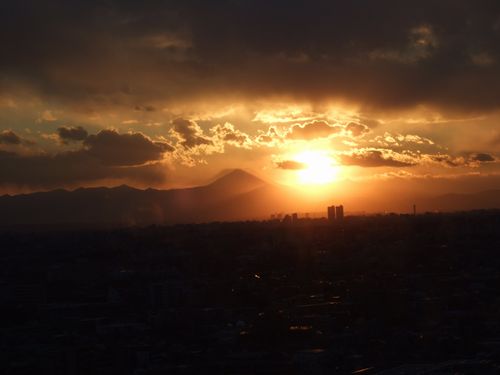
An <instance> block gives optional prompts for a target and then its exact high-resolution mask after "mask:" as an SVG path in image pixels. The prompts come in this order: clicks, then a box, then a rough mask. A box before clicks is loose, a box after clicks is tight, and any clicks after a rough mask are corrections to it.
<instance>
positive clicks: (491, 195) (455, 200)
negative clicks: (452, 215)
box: [422, 190, 500, 211]
mask: <svg viewBox="0 0 500 375" xmlns="http://www.w3.org/2000/svg"><path fill="white" fill-rule="evenodd" d="M422 206H423V208H424V209H426V210H437V211H467V210H475V209H488V208H500V190H486V191H481V192H478V193H473V194H445V195H441V196H438V197H434V198H431V199H427V200H424V201H422Z"/></svg>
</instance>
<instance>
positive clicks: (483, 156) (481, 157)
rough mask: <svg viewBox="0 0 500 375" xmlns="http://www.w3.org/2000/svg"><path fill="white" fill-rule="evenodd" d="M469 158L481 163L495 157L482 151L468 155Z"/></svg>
mask: <svg viewBox="0 0 500 375" xmlns="http://www.w3.org/2000/svg"><path fill="white" fill-rule="evenodd" d="M469 158H470V160H472V161H478V162H481V163H484V162H490V161H495V158H494V157H493V156H491V155H490V154H484V153H477V154H472V155H470V157H469Z"/></svg>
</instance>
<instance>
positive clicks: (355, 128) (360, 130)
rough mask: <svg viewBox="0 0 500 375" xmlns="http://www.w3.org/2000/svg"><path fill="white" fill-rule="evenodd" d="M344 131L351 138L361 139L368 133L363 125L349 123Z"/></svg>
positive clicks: (366, 127)
mask: <svg viewBox="0 0 500 375" xmlns="http://www.w3.org/2000/svg"><path fill="white" fill-rule="evenodd" d="M345 130H346V131H347V132H349V133H350V134H351V135H352V136H353V137H361V136H362V135H365V134H366V133H368V132H369V131H370V129H369V128H368V126H366V125H363V124H358V123H356V122H350V123H349V124H347V125H346V127H345Z"/></svg>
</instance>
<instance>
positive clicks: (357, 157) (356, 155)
mask: <svg viewBox="0 0 500 375" xmlns="http://www.w3.org/2000/svg"><path fill="white" fill-rule="evenodd" d="M398 156H399V158H398ZM339 158H340V161H341V163H342V164H343V165H357V166H360V167H411V166H414V165H416V164H417V163H416V162H415V161H411V160H408V159H407V158H403V157H401V155H399V154H396V153H391V154H386V153H384V152H382V151H380V150H360V151H355V152H352V153H350V154H343V155H340V156H339Z"/></svg>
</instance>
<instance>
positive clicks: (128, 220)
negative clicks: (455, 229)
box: [0, 169, 500, 226]
mask: <svg viewBox="0 0 500 375" xmlns="http://www.w3.org/2000/svg"><path fill="white" fill-rule="evenodd" d="M416 202H417V207H418V209H419V212H422V211H423V210H439V211H458V210H471V209H481V208H500V190H491V191H485V192H480V193H476V194H447V195H443V196H440V197H436V198H432V199H425V200H424V199H422V200H420V201H419V200H416ZM316 203H317V202H316ZM367 203H369V202H367ZM325 204H326V203H325ZM312 207H313V203H312V202H311V201H307V200H306V199H305V198H304V196H302V195H300V194H299V193H298V192H296V191H295V190H294V189H292V188H287V187H284V186H280V185H274V184H269V183H266V182H265V181H263V180H261V179H259V178H257V177H255V176H253V175H252V174H249V173H247V172H245V171H242V170H239V169H236V170H232V171H229V172H226V173H224V174H221V175H220V176H219V177H218V178H217V179H216V180H214V181H213V182H211V183H210V184H208V185H204V186H198V187H193V188H186V189H171V190H156V189H146V190H140V189H135V188H131V187H129V186H126V185H122V186H118V187H114V188H106V187H100V188H79V189H76V190H74V191H67V190H61V189H59V190H53V191H49V192H41V193H33V194H23V195H15V196H8V195H6V196H3V197H0V212H1V215H0V225H2V226H9V225H61V226H62V225H95V226H101V225H111V226H114V225H117V226H123V225H135V224H138V225H147V224H172V223H199V222H209V221H217V220H219V221H224V220H245V219H263V218H266V217H268V216H269V215H270V214H271V213H276V212H289V213H290V212H292V211H299V212H304V211H307V210H310V209H312ZM317 207H318V205H317V204H316V207H315V208H317ZM321 207H323V206H321Z"/></svg>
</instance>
